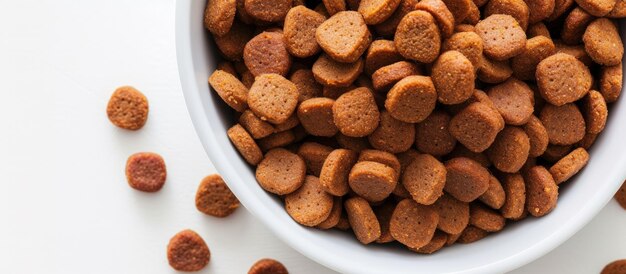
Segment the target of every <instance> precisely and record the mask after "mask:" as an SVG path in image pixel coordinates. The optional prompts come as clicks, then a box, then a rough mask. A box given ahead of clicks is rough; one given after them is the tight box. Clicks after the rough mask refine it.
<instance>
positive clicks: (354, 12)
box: [112, 0, 626, 273]
mask: <svg viewBox="0 0 626 274" xmlns="http://www.w3.org/2000/svg"><path fill="white" fill-rule="evenodd" d="M625 3H626V0H473V1H472V0H422V1H418V0H322V1H304V0H268V1H261V0H237V1H233V0H207V5H206V10H205V16H204V17H203V20H204V21H203V23H204V26H205V29H206V33H207V34H208V35H210V36H212V37H213V40H214V41H215V44H216V45H217V47H216V49H215V51H216V52H217V53H218V54H219V55H220V56H221V57H220V56H218V60H216V64H217V66H216V68H217V69H216V71H215V72H213V74H212V75H211V76H210V77H209V85H210V87H211V91H212V92H214V93H213V94H209V95H210V99H212V101H211V102H213V101H216V102H217V103H218V104H222V105H224V106H226V107H221V106H220V107H217V108H218V109H219V110H220V111H224V112H223V113H222V114H224V115H223V116H220V117H219V118H220V119H221V121H222V122H225V123H227V124H228V123H231V122H234V123H235V125H234V126H233V125H232V124H229V125H227V126H230V128H229V130H228V132H227V134H228V138H229V139H230V141H231V142H232V144H233V146H234V149H236V150H237V151H238V152H239V153H240V154H241V156H242V158H243V160H245V161H246V162H248V163H249V164H250V165H251V167H254V168H255V170H256V174H255V175H256V181H257V183H258V185H256V184H254V183H253V184H251V185H250V187H259V188H262V189H264V190H265V191H267V192H268V193H270V194H272V195H274V198H275V199H276V200H277V201H283V202H284V205H285V210H286V212H287V214H288V215H289V216H290V217H292V219H293V220H294V221H295V222H296V223H298V224H301V225H303V226H306V227H310V228H311V229H321V230H325V231H328V230H331V231H332V230H335V229H337V230H341V232H340V233H349V234H351V235H352V236H353V237H354V238H356V239H355V241H359V242H361V243H363V244H368V245H402V246H404V250H405V252H407V254H412V255H416V256H417V255H420V254H422V255H423V254H431V253H434V252H438V250H440V249H442V248H445V247H447V246H450V245H453V244H455V243H457V242H458V243H461V244H468V243H472V242H475V241H478V240H481V239H483V238H485V237H487V236H488V235H489V234H496V233H498V232H499V231H501V230H506V229H507V226H508V225H509V224H512V223H514V222H518V221H520V220H522V219H526V218H527V217H529V218H528V219H530V220H528V221H526V222H524V223H523V224H521V226H524V227H531V226H533V225H534V224H533V219H535V218H536V217H542V216H545V215H548V214H550V212H552V211H553V210H554V209H555V208H556V207H557V201H558V196H559V191H560V189H559V188H560V187H562V188H578V187H581V186H580V184H581V183H580V182H576V183H575V182H573V181H576V180H577V179H576V177H577V176H576V175H577V174H579V173H584V172H585V171H584V169H585V167H586V165H587V164H588V163H589V162H590V161H592V159H591V158H592V157H593V156H594V155H593V154H594V151H595V150H594V149H593V144H594V143H596V142H602V140H604V139H605V138H603V137H602V136H601V135H602V134H604V131H605V128H606V127H611V126H614V125H612V122H611V121H610V120H609V119H610V118H611V117H612V108H613V106H612V105H613V104H614V103H615V102H617V101H619V98H620V95H621V90H622V87H623V66H622V62H621V59H622V57H623V52H624V49H623V48H624V46H623V43H622V41H621V37H620V31H619V22H618V21H617V20H616V19H618V18H623V17H626V4H625ZM219 58H222V59H219ZM141 101H142V100H141V98H139V100H138V102H140V103H141ZM202 103H203V104H204V103H207V102H202ZM141 104H143V103H141ZM130 105H132V104H130V103H129V107H130ZM208 106H209V107H216V106H214V105H212V104H210V102H209V103H208ZM146 115H147V103H146V110H145V113H143V112H142V113H139V114H136V113H131V114H129V116H128V117H126V118H129V117H130V118H133V117H135V116H136V117H140V118H141V117H143V116H146ZM122 116H123V115H122ZM124 117H125V116H124ZM124 117H122V118H124ZM126 118H125V119H126ZM112 121H113V119H112ZM114 123H115V122H114ZM116 125H117V124H116ZM139 127H140V126H139ZM608 130H609V131H612V129H608ZM601 179H602V178H599V180H598V182H594V183H596V184H598V187H603V185H602V184H604V183H605V182H603V181H602V180H601ZM248 183H249V182H248ZM582 183H585V182H582ZM587 183H589V182H587ZM211 187H213V188H216V189H215V190H214V191H208V190H206V191H204V192H203V193H204V195H205V196H206V197H207V198H205V199H204V200H205V201H209V200H210V201H212V202H203V203H202V204H201V205H199V206H198V209H199V210H200V211H203V212H204V211H206V212H205V213H208V214H210V215H214V216H215V215H227V214H228V213H227V212H228V211H229V210H231V207H229V205H234V204H235V201H236V198H234V196H232V197H231V196H228V195H227V193H229V192H228V191H227V188H226V187H225V185H223V184H220V187H217V186H213V185H211ZM624 189H626V188H624ZM199 193H200V190H199ZM625 193H626V192H625V191H624V190H623V189H622V190H620V191H618V192H617V193H616V194H615V199H616V200H618V202H620V203H621V204H622V205H623V206H624V207H625V208H626V194H625ZM562 195H564V196H567V195H568V194H567V191H565V192H564V193H562ZM224 197H231V198H233V199H230V200H229V199H226V198H224ZM222 198H224V199H222ZM216 212H217V213H216ZM323 233H326V232H323ZM491 240H493V241H498V240H499V238H498V237H493V239H491ZM261 265H262V266H265V265H268V266H267V267H266V268H267V269H269V270H263V271H269V272H270V273H282V272H281V271H283V270H284V271H285V272H286V270H285V269H284V268H280V267H278V266H276V268H273V266H274V265H275V264H274V263H273V262H265V263H262V264H261ZM270 266H272V267H270ZM256 269H257V270H256V272H250V273H264V272H262V270H259V269H265V268H262V267H257V268H256ZM251 271H252V270H251Z"/></svg>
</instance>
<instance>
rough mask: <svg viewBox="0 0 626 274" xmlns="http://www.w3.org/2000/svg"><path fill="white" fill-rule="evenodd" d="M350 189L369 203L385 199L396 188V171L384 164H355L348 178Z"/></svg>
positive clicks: (363, 162)
mask: <svg viewBox="0 0 626 274" xmlns="http://www.w3.org/2000/svg"><path fill="white" fill-rule="evenodd" d="M348 182H349V184H350V188H351V189H352V190H353V191H354V192H355V193H356V194H358V195H359V196H361V197H363V198H365V199H366V200H368V201H370V202H380V201H382V200H384V199H385V198H387V197H388V196H389V194H391V192H392V191H393V189H394V188H395V187H396V183H397V175H396V171H395V170H394V169H393V168H391V167H389V166H387V165H384V164H381V163H377V162H370V161H362V162H358V163H356V164H355V165H354V166H353V167H352V169H351V170H350V175H349V177H348Z"/></svg>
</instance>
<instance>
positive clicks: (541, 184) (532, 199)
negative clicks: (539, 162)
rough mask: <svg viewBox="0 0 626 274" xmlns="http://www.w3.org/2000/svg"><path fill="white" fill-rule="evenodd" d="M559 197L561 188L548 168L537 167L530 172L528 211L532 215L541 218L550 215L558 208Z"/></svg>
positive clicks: (527, 176) (528, 178) (527, 196)
mask: <svg viewBox="0 0 626 274" xmlns="http://www.w3.org/2000/svg"><path fill="white" fill-rule="evenodd" d="M558 197H559V187H558V186H557V185H556V183H555V182H554V179H553V178H552V175H551V174H550V172H549V171H548V170H547V169H546V168H544V167H542V166H535V167H532V168H531V169H530V170H528V173H527V175H526V209H527V210H528V213H530V215H533V216H535V217H541V216H544V215H546V214H548V213H550V212H551V211H552V210H553V209H554V208H555V207H556V201H557V198H558Z"/></svg>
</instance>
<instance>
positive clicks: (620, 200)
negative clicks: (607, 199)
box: [615, 182, 626, 209]
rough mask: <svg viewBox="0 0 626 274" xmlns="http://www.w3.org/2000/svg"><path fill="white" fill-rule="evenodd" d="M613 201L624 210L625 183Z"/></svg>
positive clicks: (625, 199)
mask: <svg viewBox="0 0 626 274" xmlns="http://www.w3.org/2000/svg"><path fill="white" fill-rule="evenodd" d="M615 200H616V201H617V203H619V205H620V206H622V208H624V209H626V182H625V183H624V184H622V186H621V187H620V188H619V190H617V192H616V193H615Z"/></svg>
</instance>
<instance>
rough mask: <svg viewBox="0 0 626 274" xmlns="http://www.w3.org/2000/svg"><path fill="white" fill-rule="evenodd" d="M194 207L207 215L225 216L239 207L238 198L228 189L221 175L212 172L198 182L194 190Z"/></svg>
mask: <svg viewBox="0 0 626 274" xmlns="http://www.w3.org/2000/svg"><path fill="white" fill-rule="evenodd" d="M196 208H197V209H198V211H200V212H202V213H204V214H207V215H211V216H215V217H226V216H228V215H230V214H232V213H233V212H235V210H236V209H237V208H239V200H237V197H235V194H233V193H232V192H231V191H230V189H229V188H228V186H227V185H226V183H225V182H224V180H223V179H222V176H220V175H218V174H213V175H209V176H207V177H205V178H204V179H202V182H200V186H198V190H197V191H196Z"/></svg>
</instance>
